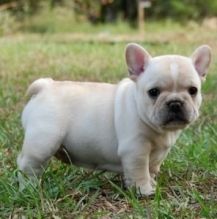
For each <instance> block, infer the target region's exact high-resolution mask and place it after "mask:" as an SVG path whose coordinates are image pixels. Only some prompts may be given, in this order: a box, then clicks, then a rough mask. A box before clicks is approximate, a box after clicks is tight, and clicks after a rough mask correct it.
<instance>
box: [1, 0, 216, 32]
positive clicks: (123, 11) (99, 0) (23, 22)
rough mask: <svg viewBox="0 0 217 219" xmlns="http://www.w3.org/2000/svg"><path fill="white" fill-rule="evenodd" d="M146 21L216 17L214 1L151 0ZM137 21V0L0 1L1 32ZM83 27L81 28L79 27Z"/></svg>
mask: <svg viewBox="0 0 217 219" xmlns="http://www.w3.org/2000/svg"><path fill="white" fill-rule="evenodd" d="M151 2H152V5H151V7H150V8H147V9H145V17H146V19H148V20H157V21H159V20H160V19H161V20H162V19H167V18H169V19H171V20H175V21H178V22H186V21H189V20H195V21H197V22H200V21H202V20H203V19H204V18H205V17H213V16H217V1H213V0H206V1H204V0H152V1H151ZM120 20H124V21H127V22H129V23H130V24H136V21H137V1H132V0H37V1H35V0H0V35H5V34H11V33H13V32H16V31H28V32H39V33H45V32H49V33H52V32H58V31H59V32H71V31H74V32H75V31H76V30H79V26H80V24H81V23H82V25H83V26H85V25H86V26H88V25H90V23H92V24H99V23H116V24H117V23H118V22H119V21H120ZM80 28H81V29H82V27H80Z"/></svg>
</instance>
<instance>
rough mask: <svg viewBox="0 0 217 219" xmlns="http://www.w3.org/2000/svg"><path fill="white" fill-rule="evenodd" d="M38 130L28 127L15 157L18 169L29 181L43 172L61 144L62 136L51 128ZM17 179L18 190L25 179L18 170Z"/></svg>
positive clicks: (21, 187)
mask: <svg viewBox="0 0 217 219" xmlns="http://www.w3.org/2000/svg"><path fill="white" fill-rule="evenodd" d="M44 128H46V127H43V129H41V130H39V129H37V128H34V127H32V128H28V129H27V130H26V133H25V138H24V143H23V148H22V151H21V153H20V154H19V156H18V158H17V164H18V169H19V170H21V171H22V172H23V173H24V174H25V175H26V176H28V177H29V178H30V179H31V181H33V182H34V181H37V177H38V176H40V175H41V174H42V173H43V170H44V169H45V168H46V166H47V163H48V161H49V160H50V158H51V157H52V156H53V155H54V154H55V153H56V151H57V150H58V149H59V147H60V145H61V141H62V138H61V136H60V135H59V133H57V132H56V131H54V130H53V129H52V131H51V130H49V129H44ZM18 180H19V183H20V190H22V189H23V188H25V186H26V185H25V184H26V180H25V178H24V177H23V175H22V174H21V173H20V172H19V175H18Z"/></svg>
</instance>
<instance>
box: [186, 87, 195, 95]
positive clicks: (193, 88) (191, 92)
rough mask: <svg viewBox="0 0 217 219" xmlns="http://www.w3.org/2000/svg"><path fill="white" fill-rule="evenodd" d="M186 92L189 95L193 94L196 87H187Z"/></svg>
mask: <svg viewBox="0 0 217 219" xmlns="http://www.w3.org/2000/svg"><path fill="white" fill-rule="evenodd" d="M188 93H189V94H190V95H191V96H195V95H196V94H197V88H196V87H189V89H188Z"/></svg>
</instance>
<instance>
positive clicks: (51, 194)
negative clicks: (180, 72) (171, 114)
mask: <svg viewBox="0 0 217 219" xmlns="http://www.w3.org/2000/svg"><path fill="white" fill-rule="evenodd" d="M156 28H157V27H156V26H155V25H152V26H147V30H148V33H147V34H146V35H145V36H143V37H142V39H143V40H142V41H141V42H140V43H141V45H143V46H144V47H145V48H146V49H147V50H149V51H150V53H151V54H153V55H159V54H167V53H172V54H173V53H179V54H183V55H190V54H191V52H192V51H193V50H194V49H195V48H196V47H197V46H199V45H200V44H203V43H207V44H209V45H210V46H211V47H212V48H213V61H212V65H211V68H210V72H209V75H208V77H207V80H206V83H205V84H204V86H203V93H204V95H203V96H204V102H203V106H202V108H201V116H200V118H199V119H198V120H197V122H196V123H195V124H193V125H192V126H191V127H189V128H188V129H186V130H185V131H184V132H183V134H182V135H181V137H180V138H179V140H178V142H177V144H176V145H175V146H174V147H173V149H172V150H171V152H170V154H169V156H168V158H167V159H166V160H165V162H164V164H163V166H162V169H161V172H160V174H159V176H158V180H157V181H158V185H157V192H156V194H155V196H153V197H150V198H143V199H139V198H137V197H136V196H135V194H134V193H133V192H132V191H126V190H124V188H123V184H122V180H121V177H120V176H119V175H116V174H113V173H106V172H100V171H92V170H87V169H83V168H78V167H75V166H67V165H65V164H62V163H60V162H59V161H57V160H55V159H52V160H51V162H50V165H49V167H48V168H47V169H46V171H45V173H44V175H43V177H42V179H41V180H40V181H39V188H38V189H35V188H34V187H29V188H27V189H26V190H24V191H22V192H19V190H18V183H17V179H16V175H17V169H16V156H17V154H18V152H19V150H20V148H21V145H22V139H23V130H22V127H21V122H20V115H21V112H22V109H23V106H24V104H25V102H26V101H27V98H26V97H25V92H26V89H27V87H28V85H29V84H30V83H31V82H32V81H33V80H35V79H37V78H39V77H52V78H54V79H57V80H79V81H99V82H101V81H105V82H111V83H116V82H118V81H119V80H120V79H122V78H123V77H126V76H127V71H126V65H125V61H124V48H125V46H126V42H127V41H139V40H141V37H140V38H139V39H138V36H137V33H134V35H133V36H126V35H120V36H119V38H118V40H117V38H115V37H116V35H113V34H111V35H109V36H106V39H105V40H99V39H98V38H97V36H99V34H98V33H93V34H95V35H88V34H86V33H85V34H83V35H82V34H81V35H79V36H80V37H79V36H78V37H77V38H76V37H75V35H73V34H69V33H62V34H58V33H57V34H45V35H40V34H17V35H14V36H7V37H2V38H0V218H19V217H20V218H21V216H25V217H24V218H54V219H57V218H162V219H164V218H192V219H195V218H217V208H216V206H217V86H216V85H217V73H216V72H217V56H216V53H217V52H216V51H217V43H216V40H215V34H214V33H213V32H212V31H202V30H201V29H200V28H193V29H191V27H184V28H181V27H180V28H177V26H176V27H175V30H174V31H171V30H173V28H172V27H171V28H165V29H164V28H162V27H161V28H160V30H157V31H156ZM190 31H191V34H189V32H190ZM93 32H94V31H93ZM132 32H133V30H132ZM123 34H126V33H123ZM81 36H82V37H81ZM93 36H96V37H93ZM88 37H89V38H88ZM79 38H80V40H79ZM100 39H102V38H100ZM103 39H104V38H103ZM121 39H122V40H121Z"/></svg>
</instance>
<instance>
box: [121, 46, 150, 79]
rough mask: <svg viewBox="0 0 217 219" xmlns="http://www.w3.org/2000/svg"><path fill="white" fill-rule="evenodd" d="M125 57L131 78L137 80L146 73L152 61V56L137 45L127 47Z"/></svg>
mask: <svg viewBox="0 0 217 219" xmlns="http://www.w3.org/2000/svg"><path fill="white" fill-rule="evenodd" d="M125 56H126V62H127V66H128V71H129V74H130V78H131V79H132V80H136V79H137V77H138V76H139V75H141V74H142V73H144V72H145V70H146V68H147V66H148V64H149V62H150V60H151V56H150V55H149V53H148V52H147V51H146V50H145V49H143V48H142V47H141V46H139V45H138V44H136V43H130V44H128V45H127V47H126V51H125Z"/></svg>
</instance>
